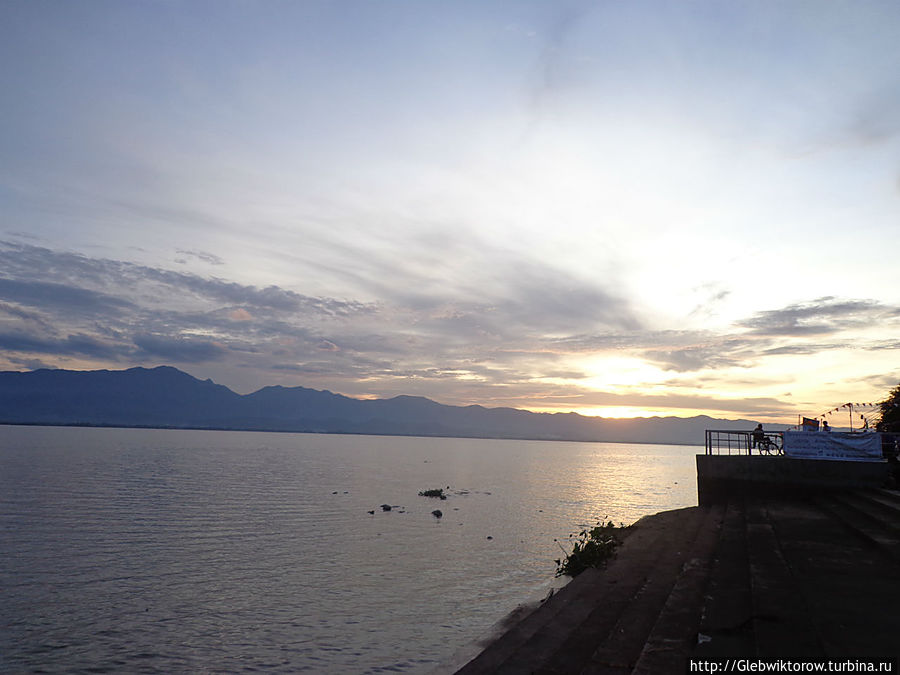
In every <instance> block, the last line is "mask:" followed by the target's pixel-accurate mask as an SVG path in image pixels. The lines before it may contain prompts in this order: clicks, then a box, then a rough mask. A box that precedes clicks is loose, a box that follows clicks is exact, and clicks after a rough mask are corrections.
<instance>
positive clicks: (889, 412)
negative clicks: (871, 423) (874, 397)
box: [875, 384, 900, 433]
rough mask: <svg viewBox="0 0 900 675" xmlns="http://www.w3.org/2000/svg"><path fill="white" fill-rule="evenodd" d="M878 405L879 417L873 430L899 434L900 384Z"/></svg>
mask: <svg viewBox="0 0 900 675" xmlns="http://www.w3.org/2000/svg"><path fill="white" fill-rule="evenodd" d="M878 405H879V406H880V407H881V417H880V419H879V420H878V424H877V425H876V426H875V429H876V430H878V431H888V432H894V433H897V432H900V384H898V385H897V386H896V387H894V388H893V389H892V390H891V393H890V394H889V395H888V397H887V398H886V399H885V400H883V401H881V403H879V404H878Z"/></svg>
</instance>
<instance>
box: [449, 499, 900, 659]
mask: <svg viewBox="0 0 900 675" xmlns="http://www.w3.org/2000/svg"><path fill="white" fill-rule="evenodd" d="M898 655H900V493H898V492H894V491H889V490H884V489H866V490H849V491H835V492H828V493H823V494H819V495H808V496H804V497H800V498H790V497H785V496H777V497H774V496H770V497H754V496H735V497H733V498H732V499H730V500H728V501H726V502H725V503H719V504H714V505H710V506H702V507H692V508H686V509H679V510H676V511H666V512H663V513H659V514H656V515H654V516H648V517H646V518H643V519H641V520H640V521H638V523H637V524H636V525H635V527H634V530H633V532H632V533H631V534H630V536H629V537H628V538H627V539H626V541H625V543H624V544H623V545H622V547H621V548H620V549H619V552H618V554H617V556H616V557H615V559H614V560H612V561H611V562H610V564H609V565H608V566H607V568H606V569H604V570H588V571H587V572H584V573H583V574H581V575H580V576H579V577H577V578H576V579H574V580H573V581H572V582H571V583H570V584H568V585H567V586H566V587H564V588H563V589H561V590H560V591H559V592H558V593H556V594H555V595H554V596H552V597H551V598H549V599H548V600H546V601H545V602H544V603H543V604H542V605H541V606H540V607H539V608H538V609H537V610H536V611H535V612H533V613H532V614H530V615H528V616H526V617H525V618H524V619H522V620H521V621H519V622H518V623H517V624H515V625H513V626H512V627H511V628H510V629H509V630H508V631H507V632H506V633H505V634H503V635H502V636H501V637H499V638H498V639H496V640H495V641H494V642H493V643H492V644H490V645H489V646H487V647H486V648H485V649H484V651H483V652H482V653H481V654H479V655H478V656H477V657H475V658H474V659H473V660H472V661H470V662H469V663H468V664H466V665H465V666H463V667H462V668H461V669H460V670H458V671H457V672H458V673H459V674H460V675H478V674H483V673H515V674H518V673H537V674H544V675H551V674H558V675H559V674H566V675H568V674H574V673H584V674H600V673H604V674H613V673H615V674H621V673H640V674H651V673H654V674H655V673H685V672H688V671H687V666H688V662H689V659H716V660H719V659H721V660H725V659H736V658H748V659H797V660H809V659H831V660H835V661H837V660H846V659H862V658H879V657H880V658H897V657H898Z"/></svg>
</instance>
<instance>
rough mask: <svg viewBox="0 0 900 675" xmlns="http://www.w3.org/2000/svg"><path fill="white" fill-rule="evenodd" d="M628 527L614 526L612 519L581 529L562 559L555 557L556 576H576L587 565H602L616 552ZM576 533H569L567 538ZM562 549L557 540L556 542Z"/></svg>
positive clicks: (564, 551)
mask: <svg viewBox="0 0 900 675" xmlns="http://www.w3.org/2000/svg"><path fill="white" fill-rule="evenodd" d="M627 530H628V528H627V527H625V525H622V524H621V523H620V524H619V526H618V527H616V526H615V525H614V524H613V522H612V521H609V522H608V523H604V522H603V521H597V525H596V526H595V527H593V528H591V529H590V530H582V531H581V532H579V533H578V535H577V537H578V538H577V539H576V540H575V543H574V544H573V547H572V552H571V553H567V554H566V557H565V558H563V559H561V560H560V559H557V560H555V561H554V562H555V563H556V576H558V577H561V576H563V575H568V576H570V577H577V576H578V575H579V574H581V573H582V572H584V571H585V570H586V569H587V568H588V567H603V566H604V565H606V563H607V561H609V559H610V558H612V557H613V555H615V553H616V549H617V548H618V547H619V545H620V544H621V543H622V541H624V538H625V535H626V534H627ZM575 536H576V535H574V534H573V535H569V538H570V539H571V538H572V537H575ZM556 543H557V544H558V545H559V547H560V548H561V549H562V551H563V553H566V550H565V549H564V548H563V547H562V544H560V543H559V541H557V542H556Z"/></svg>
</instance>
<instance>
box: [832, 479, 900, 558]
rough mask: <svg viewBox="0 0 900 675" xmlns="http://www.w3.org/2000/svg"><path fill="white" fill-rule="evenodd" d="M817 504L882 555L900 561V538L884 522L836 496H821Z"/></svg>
mask: <svg viewBox="0 0 900 675" xmlns="http://www.w3.org/2000/svg"><path fill="white" fill-rule="evenodd" d="M815 504H816V506H818V507H819V508H820V509H823V510H824V511H826V512H827V513H829V514H830V515H831V516H832V517H833V518H834V519H835V520H836V521H838V522H839V523H841V524H842V525H843V526H844V527H845V528H846V529H847V530H848V531H849V532H851V533H852V534H854V535H855V536H857V537H859V538H860V539H862V540H863V541H865V542H867V543H868V544H869V545H871V546H872V547H874V548H875V550H877V551H878V552H879V553H880V554H882V555H884V556H887V557H888V558H890V559H892V560H895V561H900V536H898V535H897V534H895V533H893V532H891V531H890V530H889V529H888V528H886V527H885V526H884V524H883V522H881V521H879V520H878V519H877V518H873V517H872V515H871V514H869V513H866V512H865V511H861V510H860V509H859V508H857V507H855V506H853V505H852V504H850V503H848V502H847V501H842V500H841V498H840V497H838V496H836V495H823V496H820V497H818V498H817V499H816V500H815Z"/></svg>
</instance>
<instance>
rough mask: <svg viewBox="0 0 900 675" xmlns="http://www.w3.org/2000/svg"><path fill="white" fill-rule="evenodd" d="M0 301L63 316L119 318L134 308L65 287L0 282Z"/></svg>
mask: <svg viewBox="0 0 900 675" xmlns="http://www.w3.org/2000/svg"><path fill="white" fill-rule="evenodd" d="M0 298H3V299H4V300H7V301H10V302H16V303H19V304H22V305H27V306H30V307H39V308H54V309H56V310H63V311H66V312H92V313H105V314H120V313H121V312H122V311H123V310H124V309H126V308H129V307H133V306H134V305H133V304H132V303H131V302H129V301H127V300H123V299H122V298H116V297H113V296H111V295H107V294H106V293H100V292H97V291H92V290H90V289H86V288H79V287H77V286H69V285H66V284H57V283H47V282H41V281H17V280H12V279H0Z"/></svg>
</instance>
